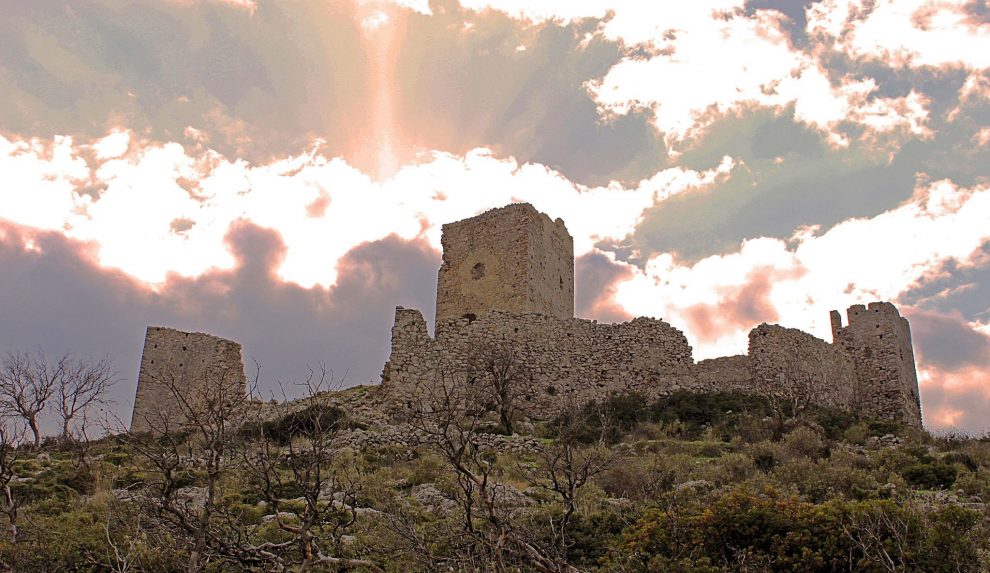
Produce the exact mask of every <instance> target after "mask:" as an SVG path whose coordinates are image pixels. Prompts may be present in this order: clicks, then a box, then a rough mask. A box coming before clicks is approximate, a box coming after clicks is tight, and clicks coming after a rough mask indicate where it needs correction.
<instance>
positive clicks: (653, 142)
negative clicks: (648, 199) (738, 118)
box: [396, 1, 666, 185]
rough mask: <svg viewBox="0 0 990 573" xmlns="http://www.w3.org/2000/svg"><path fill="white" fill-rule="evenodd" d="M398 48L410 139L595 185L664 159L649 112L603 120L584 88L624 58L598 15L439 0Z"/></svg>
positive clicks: (402, 115) (650, 168) (650, 170)
mask: <svg viewBox="0 0 990 573" xmlns="http://www.w3.org/2000/svg"><path fill="white" fill-rule="evenodd" d="M431 8H432V11H433V15H432V16H426V15H421V14H413V15H410V17H409V20H408V22H407V24H406V29H405V30H404V40H403V42H402V43H401V44H400V45H398V46H397V50H398V53H399V61H398V63H397V66H396V67H397V70H398V72H399V78H398V79H399V93H400V107H399V110H398V112H399V118H398V123H399V125H401V126H402V128H403V130H404V136H405V138H406V139H407V140H408V143H411V144H414V145H419V146H422V147H425V148H429V149H444V150H448V151H452V152H456V153H462V152H464V151H467V150H469V149H471V148H474V147H478V146H486V147H492V148H494V149H495V150H496V152H497V153H499V154H500V155H512V156H514V157H516V158H517V159H518V160H520V161H521V162H538V163H543V164H545V165H548V166H550V167H553V168H555V169H557V170H559V171H560V172H562V173H563V174H564V175H566V176H567V177H568V178H570V179H571V180H573V181H576V182H579V183H584V184H588V185H597V184H603V183H607V182H608V181H609V180H610V179H617V180H621V181H629V182H632V181H638V180H640V179H643V178H646V177H649V176H651V175H652V174H654V173H655V172H656V171H658V169H659V168H661V167H662V166H663V165H665V164H666V151H665V148H664V145H663V143H662V141H661V140H660V139H659V138H658V135H657V133H656V132H655V130H654V129H653V127H652V126H651V125H650V122H649V118H648V116H647V115H646V114H640V113H634V114H630V115H627V116H621V117H617V118H615V119H614V120H610V121H603V120H602V119H601V117H599V115H598V112H597V110H596V105H595V102H594V101H593V100H592V99H591V96H590V95H589V93H588V91H587V90H586V88H585V86H584V84H585V82H587V81H589V80H593V79H597V78H600V77H602V76H604V75H605V73H606V72H607V71H608V70H609V68H610V67H611V66H613V65H614V64H616V63H618V62H619V60H620V59H621V57H622V55H623V52H622V48H621V46H619V45H618V44H617V43H615V42H611V41H608V40H606V39H605V38H603V37H602V36H601V34H598V33H597V29H598V26H599V25H600V21H599V20H596V19H586V20H579V21H574V22H570V23H566V24H565V23H561V22H556V21H548V22H543V23H538V24H533V23H530V22H525V21H522V22H521V21H519V20H514V19H512V18H510V17H509V16H507V15H506V14H504V13H502V12H498V11H494V10H486V11H483V12H480V13H478V12H472V11H467V10H463V9H461V8H460V7H459V6H458V4H457V3H456V2H452V1H450V2H434V3H433V4H432V5H431Z"/></svg>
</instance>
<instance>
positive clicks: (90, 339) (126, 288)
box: [0, 222, 439, 417]
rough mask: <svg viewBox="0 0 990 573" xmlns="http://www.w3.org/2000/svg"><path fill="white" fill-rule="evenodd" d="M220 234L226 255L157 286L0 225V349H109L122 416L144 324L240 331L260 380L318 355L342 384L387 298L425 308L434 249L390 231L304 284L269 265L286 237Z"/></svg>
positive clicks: (374, 356)
mask: <svg viewBox="0 0 990 573" xmlns="http://www.w3.org/2000/svg"><path fill="white" fill-rule="evenodd" d="M226 243H227V246H228V248H229V249H230V252H231V254H232V256H233V257H234V259H235V264H234V265H233V267H232V268H231V269H228V270H219V269H214V270H210V271H208V272H206V273H203V274H202V275H200V276H198V277H195V278H187V277H181V276H178V275H174V274H173V275H171V276H169V277H168V280H167V281H166V282H165V283H164V284H163V285H160V286H159V288H157V289H156V290H151V289H149V288H148V287H147V286H146V285H144V284H142V283H141V282H139V281H137V280H135V279H133V278H132V277H129V276H127V275H125V274H124V273H122V272H119V271H114V270H110V269H105V268H102V267H100V266H99V264H98V262H97V261H96V257H95V253H94V248H93V246H92V245H87V244H84V243H79V242H77V241H73V240H69V239H66V238H65V237H64V236H62V235H61V234H59V233H57V232H41V231H36V230H33V229H27V228H23V227H17V226H12V225H10V224H2V225H0V263H2V265H3V268H4V273H2V275H0V308H3V309H4V310H3V317H2V318H3V324H4V328H3V329H2V330H0V349H4V350H13V349H24V350H32V349H34V348H36V347H41V348H44V349H46V350H47V351H49V352H60V351H64V350H69V351H72V352H75V353H77V354H80V355H83V356H100V355H102V354H104V353H108V352H109V353H110V354H112V356H113V357H114V358H115V366H116V368H117V369H118V371H119V374H120V376H121V380H122V381H121V383H120V385H119V386H118V387H117V388H116V389H115V391H114V399H115V401H116V402H117V403H118V406H117V409H118V412H119V413H120V414H121V415H123V416H124V417H126V415H127V414H128V413H129V411H130V407H129V404H130V401H131V400H132V398H133V395H134V388H135V386H134V384H135V382H136V375H137V371H138V361H139V359H140V351H141V344H142V341H143V336H144V329H145V327H146V326H147V325H167V326H172V327H176V328H180V329H184V330H196V331H206V332H210V333H213V334H216V335H220V336H225V337H228V338H232V339H234V340H237V341H238V342H240V343H242V345H243V347H244V358H245V360H246V361H247V362H248V367H249V374H250V373H252V372H251V370H253V367H252V366H251V361H252V359H255V360H257V361H258V363H259V364H260V365H261V367H262V371H261V383H262V389H263V390H265V391H271V390H274V389H275V383H276V381H278V380H281V381H283V382H285V383H287V384H289V385H290V387H289V392H290V393H291V392H292V388H291V383H292V382H294V381H297V380H300V379H301V377H303V376H305V373H306V371H307V370H306V367H307V365H310V366H317V365H318V364H319V363H325V364H326V365H327V366H328V367H329V368H332V369H333V370H334V373H335V376H336V377H337V378H338V379H339V378H341V377H344V376H345V374H346V383H347V384H356V383H368V382H377V380H378V374H379V372H380V370H381V367H382V365H383V364H384V361H385V359H386V356H387V352H388V337H389V328H390V326H391V321H392V312H393V308H394V307H395V306H396V305H405V306H411V307H418V308H422V309H424V310H425V311H426V312H425V314H426V315H427V316H432V312H430V311H431V310H432V305H433V296H434V292H435V285H436V283H435V280H436V268H437V267H438V266H439V254H438V253H437V252H435V251H434V250H433V249H432V248H431V247H430V246H429V245H428V244H426V243H425V242H423V241H403V240H401V239H399V238H397V237H394V236H392V237H386V238H384V239H381V240H378V241H374V242H371V243H365V244H361V245H357V246H355V247H354V248H352V249H351V250H350V251H348V253H346V254H345V256H344V257H342V258H341V260H340V263H339V264H338V267H337V271H338V275H339V280H338V284H337V285H335V286H334V287H332V288H329V289H325V288H322V287H314V288H311V289H304V288H302V287H299V286H298V285H294V284H291V283H285V282H283V281H281V280H280V279H279V278H278V277H277V275H276V269H277V266H278V263H279V260H280V259H281V258H282V257H284V256H285V252H286V247H285V245H284V244H283V243H282V242H281V240H280V238H279V236H278V234H277V233H275V232H273V231H271V230H266V229H262V228H259V227H257V226H255V225H252V224H250V223H247V222H239V223H238V224H236V225H234V226H233V227H232V228H231V230H230V232H229V233H228V235H227V237H226Z"/></svg>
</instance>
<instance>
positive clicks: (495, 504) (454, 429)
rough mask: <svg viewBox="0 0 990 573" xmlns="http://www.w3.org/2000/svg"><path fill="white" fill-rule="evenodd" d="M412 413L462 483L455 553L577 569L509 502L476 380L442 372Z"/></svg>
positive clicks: (496, 563) (499, 567)
mask: <svg viewBox="0 0 990 573" xmlns="http://www.w3.org/2000/svg"><path fill="white" fill-rule="evenodd" d="M423 398H424V399H423V400H422V402H421V403H419V404H418V405H416V406H415V407H414V409H413V412H412V414H411V415H410V417H409V424H410V426H411V427H412V429H413V430H414V431H415V432H416V433H417V434H418V435H420V436H422V437H423V439H424V442H425V444H426V446H427V447H429V448H430V449H431V450H432V451H434V452H435V453H436V454H438V455H439V456H440V457H441V458H442V459H443V460H444V462H445V463H446V465H447V466H448V467H449V468H450V469H451V470H453V472H454V476H455V478H456V482H457V486H458V495H457V501H458V503H459V506H460V510H459V513H460V519H461V523H462V528H463V531H462V536H461V538H460V539H451V540H450V541H452V542H455V543H459V545H455V546H454V552H455V554H456V555H457V556H459V557H460V558H461V560H462V563H460V566H461V567H471V566H475V567H476V566H477V564H478V563H484V564H485V565H486V567H487V568H489V569H490V570H493V571H497V572H504V571H511V570H514V569H513V568H512V566H513V565H514V564H519V563H525V564H527V565H528V566H529V567H532V568H533V569H535V570H537V571H543V572H547V573H550V572H554V573H557V572H568V573H573V572H575V571H577V570H576V569H575V568H574V567H572V566H570V565H568V564H567V563H566V562H563V561H561V560H559V559H556V558H555V557H554V556H552V555H548V554H547V553H546V552H545V551H544V550H543V549H541V547H540V546H539V544H538V543H535V542H534V541H533V540H532V539H531V538H530V536H529V532H528V531H526V530H524V529H520V528H518V527H517V521H518V520H517V519H516V518H517V517H518V516H517V513H516V511H515V510H514V508H513V507H512V506H511V504H509V503H507V494H508V493H509V492H508V488H510V487H512V486H510V485H509V484H506V483H503V482H501V481H499V480H498V479H497V478H498V475H499V468H498V465H497V459H498V452H497V451H496V450H495V449H494V448H493V447H491V446H489V445H486V444H485V441H484V440H483V439H481V428H482V425H483V424H482V423H483V420H484V416H485V414H486V413H487V412H486V410H487V408H486V407H485V404H483V403H481V402H480V401H479V396H478V395H477V393H476V392H475V389H474V388H473V386H472V384H469V383H468V380H467V379H466V378H465V377H463V376H459V375H456V374H454V375H451V376H445V375H443V374H441V375H440V376H439V377H438V379H437V380H435V381H434V382H433V383H432V384H428V385H427V387H426V388H425V395H424V397H423Z"/></svg>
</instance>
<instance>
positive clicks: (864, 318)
mask: <svg viewBox="0 0 990 573" xmlns="http://www.w3.org/2000/svg"><path fill="white" fill-rule="evenodd" d="M846 316H847V318H848V320H849V325H848V326H842V317H841V316H840V315H839V312H838V311H835V310H833V311H832V312H831V321H832V339H833V341H834V344H835V345H836V346H841V347H842V348H843V349H845V351H846V352H847V353H848V354H849V356H850V357H851V358H852V359H853V363H854V364H855V367H856V376H857V378H858V379H859V386H860V387H859V393H860V399H861V407H862V410H863V411H864V413H866V414H868V415H870V416H873V417H876V418H882V419H886V420H900V421H902V422H905V423H907V424H910V425H912V426H918V427H920V426H921V401H920V395H919V391H918V373H917V370H916V368H915V364H914V349H913V347H912V345H911V326H910V325H909V324H908V321H907V319H906V318H904V317H902V316H901V315H900V313H899V312H897V307H895V306H894V305H893V304H891V303H889V302H871V303H870V304H869V306H863V305H861V304H854V305H852V306H850V307H849V309H848V310H847V311H846Z"/></svg>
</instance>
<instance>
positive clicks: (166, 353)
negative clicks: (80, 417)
mask: <svg viewBox="0 0 990 573" xmlns="http://www.w3.org/2000/svg"><path fill="white" fill-rule="evenodd" d="M209 385H229V386H230V388H229V391H231V392H240V393H241V394H242V395H243V394H244V393H245V392H246V379H245V376H244V364H243V362H242V360H241V345H240V344H238V343H236V342H233V341H231V340H226V339H224V338H219V337H216V336H211V335H209V334H203V333H200V332H182V331H179V330H175V329H171V328H163V327H157V326H149V327H148V330H147V332H146V334H145V338H144V351H143V353H142V355H141V370H140V372H139V374H138V384H137V393H136V395H135V398H134V411H133V413H132V415H131V431H132V432H146V431H153V430H154V431H160V430H161V428H162V426H163V425H164V424H165V423H167V424H168V427H169V428H178V427H181V425H182V423H183V422H184V421H185V419H184V417H183V415H182V413H181V410H180V408H179V402H178V399H177V398H176V395H175V392H173V388H174V389H176V390H177V391H178V392H180V393H181V394H182V395H183V396H186V397H188V398H190V399H195V398H196V397H198V396H201V395H202V394H203V391H202V390H203V389H204V388H206V387H208V386H209Z"/></svg>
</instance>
